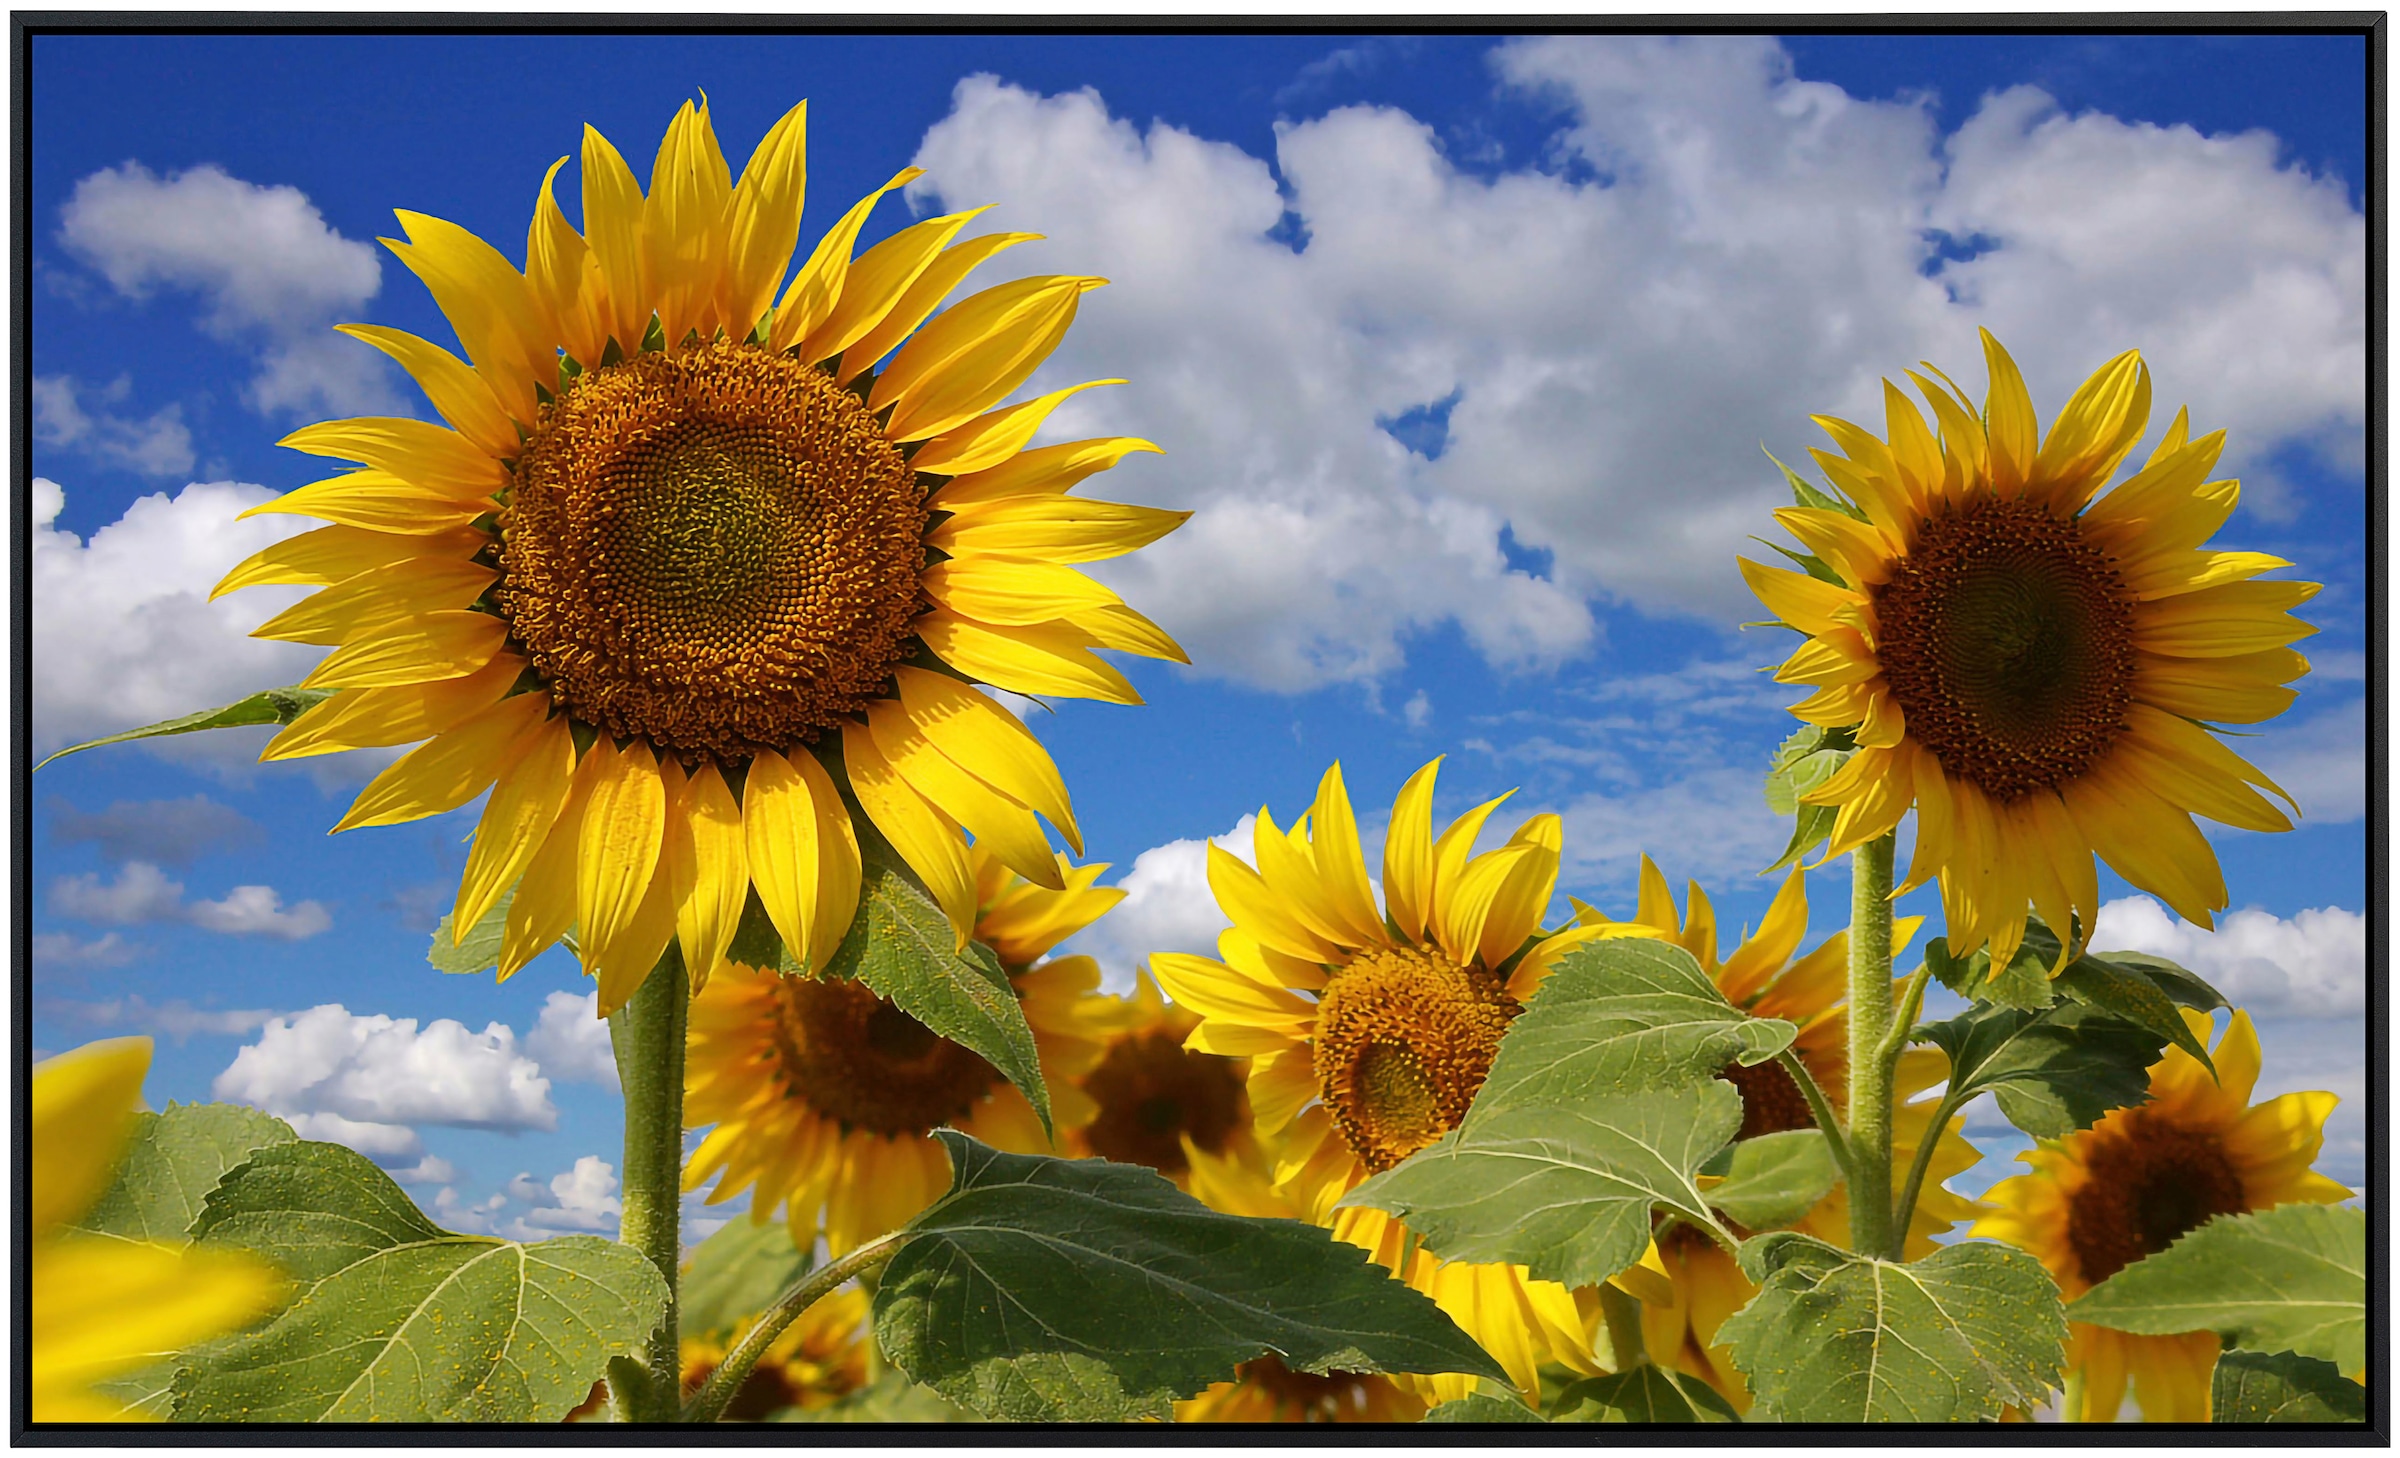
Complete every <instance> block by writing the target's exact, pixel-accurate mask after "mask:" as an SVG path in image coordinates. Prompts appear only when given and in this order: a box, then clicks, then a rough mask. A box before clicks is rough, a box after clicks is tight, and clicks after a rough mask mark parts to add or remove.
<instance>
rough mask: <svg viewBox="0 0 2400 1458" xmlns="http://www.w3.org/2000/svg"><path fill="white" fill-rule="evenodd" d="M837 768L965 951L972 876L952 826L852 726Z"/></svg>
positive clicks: (971, 916)
mask: <svg viewBox="0 0 2400 1458" xmlns="http://www.w3.org/2000/svg"><path fill="white" fill-rule="evenodd" d="M901 671H902V672H904V673H905V672H909V671H910V670H907V669H903V670H901ZM842 763H843V765H844V767H845V768H846V769H847V770H848V771H849V774H850V790H851V793H853V794H855V795H857V796H858V803H859V805H860V806H861V807H862V808H864V809H865V810H866V812H867V818H868V819H870V820H872V821H874V822H875V828H876V829H877V830H879V831H882V832H883V835H884V838H885V839H886V840H889V841H890V842H891V843H892V848H893V849H894V850H896V851H898V852H899V853H900V858H901V859H902V860H904V861H906V862H908V864H909V867H910V869H912V870H914V871H915V872H916V873H917V874H918V875H919V876H921V877H923V878H924V881H925V888H926V889H927V890H929V891H931V892H932V893H933V901H934V904H935V905H936V906H939V907H940V908H941V909H942V914H943V915H944V916H947V917H948V918H950V929H951V931H952V932H954V933H955V934H956V935H957V938H958V945H957V948H956V950H959V951H964V950H966V945H967V940H968V938H969V937H971V936H973V935H974V931H975V872H974V868H973V867H972V866H971V865H969V864H968V860H967V847H966V845H965V843H964V842H963V841H961V840H960V839H959V834H958V829H957V824H956V822H955V821H953V820H951V819H950V818H948V817H947V816H945V815H943V814H942V813H941V811H939V810H937V809H935V808H934V806H933V804H932V802H931V801H928V800H927V799H926V798H925V797H924V796H922V795H920V794H918V793H917V792H916V791H915V790H913V789H911V788H910V787H909V785H908V782H907V781H906V780H903V779H902V778H901V777H900V774H899V772H898V771H896V770H894V769H893V768H892V765H891V761H890V760H888V759H886V758H885V757H884V754H883V751H882V750H880V749H878V748H876V747H875V737H874V735H873V734H872V733H870V732H869V731H868V730H866V729H865V728H863V727H861V726H859V725H857V724H850V725H846V726H844V728H843V730H842Z"/></svg>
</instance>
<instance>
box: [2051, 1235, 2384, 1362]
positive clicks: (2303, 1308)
mask: <svg viewBox="0 0 2400 1458" xmlns="http://www.w3.org/2000/svg"><path fill="white" fill-rule="evenodd" d="M2366 1262H2367V1217H2366V1212H2365V1211H2363V1210H2360V1209H2358V1208H2357V1207H2356V1206H2351V1205H2279V1206H2277V1207H2275V1208H2274V1209H2272V1210H2258V1211H2253V1212H2252V1213H2250V1214H2247V1215H2220V1216H2218V1217H2217V1218H2216V1219H2214V1220H2211V1221H2209V1222H2208V1223H2207V1224H2205V1225H2203V1226H2201V1227H2199V1228H2198V1229H2196V1230H2194V1231H2192V1232H2190V1233H2189V1234H2187V1235H2185V1236H2184V1237H2183V1238H2182V1239H2180V1240H2178V1241H2176V1242H2175V1243H2174V1244H2173V1245H2170V1246H2168V1247H2167V1248H2166V1249H2165V1250H2162V1251H2160V1252H2158V1253H2157V1254H2156V1255H2152V1256H2146V1257H2144V1258H2143V1259H2141V1260H2138V1261H2135V1262H2134V1263H2133V1264H2131V1265H2129V1266H2127V1267H2125V1268H2124V1269H2123V1270H2121V1271H2118V1272H2117V1273H2116V1274H2115V1275H2113V1276H2110V1277H2109V1278H2108V1279H2107V1280H2105V1281H2102V1282H2101V1283H2100V1284H2099V1285H2097V1286H2094V1287H2093V1288H2092V1289H2091V1290H2089V1291H2086V1292H2085V1293H2083V1295H2082V1296H2080V1297H2078V1298H2077V1299H2076V1301H2075V1304H2074V1305H2072V1306H2070V1307H2068V1308H2067V1314H2068V1315H2069V1316H2071V1317H2073V1318H2074V1319H2075V1320H2077V1321H2088V1322H2090V1323H2091V1324H2092V1325H2094V1326H2105V1327H2111V1328H2114V1329H2115V1330H2117V1331H2130V1332H2137V1333H2140V1334H2142V1335H2145V1336H2159V1335H2167V1334H2170V1333H2174V1332H2184V1331H2213V1332H2217V1333H2220V1334H2222V1335H2223V1336H2225V1337H2226V1338H2227V1344H2228V1345H2230V1346H2236V1347H2245V1348H2248V1349H2250V1350H2252V1351H2263V1352H2277V1351H2292V1352H2298V1353H2299V1354H2300V1355H2301V1356H2303V1357H2318V1358H2321V1359H2323V1360H2325V1361H2329V1362H2331V1363H2333V1364H2334V1365H2335V1366H2336V1367H2339V1368H2340V1369H2341V1370H2343V1371H2344V1372H2356V1371H2358V1370H2359V1369H2360V1368H2362V1367H2364V1366H2365V1365H2366V1361H2367V1265H2366Z"/></svg>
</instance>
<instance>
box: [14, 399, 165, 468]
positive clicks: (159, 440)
mask: <svg viewBox="0 0 2400 1458" xmlns="http://www.w3.org/2000/svg"><path fill="white" fill-rule="evenodd" d="M132 383H133V382H132V380H131V378H130V377H129V376H124V375H120V376H118V377H117V379H116V380H115V382H114V383H112V384H110V385H109V386H108V387H107V388H105V389H101V390H95V391H92V392H91V393H90V395H89V396H88V397H86V395H85V393H84V388H83V387H82V386H80V385H78V384H77V383H76V382H75V381H74V379H73V378H71V377H70V376H67V375H36V376H34V380H33V438H34V441H35V442H36V443H37V444H40V445H46V446H57V447H58V448H60V449H62V450H69V451H74V452H77V453H78V454H81V455H86V456H89V457H91V458H92V459H94V460H96V461H99V462H101V463H102V464H104V465H109V466H116V467H120V468H122V469H124V470H128V471H132V472H134V473H136V474H137V475H143V476H183V475H187V474H188V473H189V472H190V471H191V469H192V462H193V456H192V432H191V430H190V428H189V427H187V426H186V425H185V424H184V423H183V406H182V405H180V404H168V405H166V406H163V407H161V408H160V409H159V410H157V411H155V412H153V413H152V414H150V415H148V416H145V417H143V418H142V419H139V420H135V419H133V418H131V417H129V416H124V415H120V414H118V413H117V412H115V411H113V410H111V409H109V408H108V407H109V406H111V405H117V404H122V403H123V402H124V400H125V397H126V396H127V395H128V394H129V393H131V391H132Z"/></svg>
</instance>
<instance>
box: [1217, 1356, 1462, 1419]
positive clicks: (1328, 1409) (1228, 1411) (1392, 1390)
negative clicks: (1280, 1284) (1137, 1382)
mask: <svg viewBox="0 0 2400 1458" xmlns="http://www.w3.org/2000/svg"><path fill="white" fill-rule="evenodd" d="M1425 1409H1426V1402H1425V1399H1424V1398H1422V1397H1419V1396H1418V1395H1417V1394H1416V1393H1414V1392H1411V1391H1409V1390H1408V1389H1407V1388H1406V1387H1403V1386H1401V1385H1400V1384H1399V1383H1398V1382H1396V1381H1394V1380H1393V1379H1391V1378H1389V1377H1385V1376H1381V1375H1379V1374H1377V1373H1373V1372H1327V1373H1325V1374H1324V1375H1323V1376H1321V1377H1320V1376H1316V1375H1313V1374H1311V1373H1307V1372H1295V1371H1293V1370H1292V1369H1291V1368H1289V1367H1286V1366H1285V1365H1283V1363H1282V1361H1281V1360H1279V1359H1277V1358H1276V1357H1273V1356H1265V1357H1258V1358H1254V1359H1253V1360H1251V1361H1247V1362H1244V1363H1242V1365H1241V1366H1240V1367H1239V1368H1237V1369H1236V1370H1235V1376H1234V1378H1233V1380H1232V1381H1230V1382H1219V1383H1216V1384H1214V1385H1212V1386H1210V1387H1209V1388H1208V1389H1207V1390H1206V1391H1204V1392H1202V1393H1201V1394H1200V1395H1199V1396H1198V1397H1193V1398H1187V1399H1185V1400H1184V1401H1182V1402H1179V1403H1176V1404H1175V1421H1177V1422H1179V1423H1413V1422H1415V1421H1417V1420H1418V1419H1419V1418H1422V1417H1423V1416H1425Z"/></svg>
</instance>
